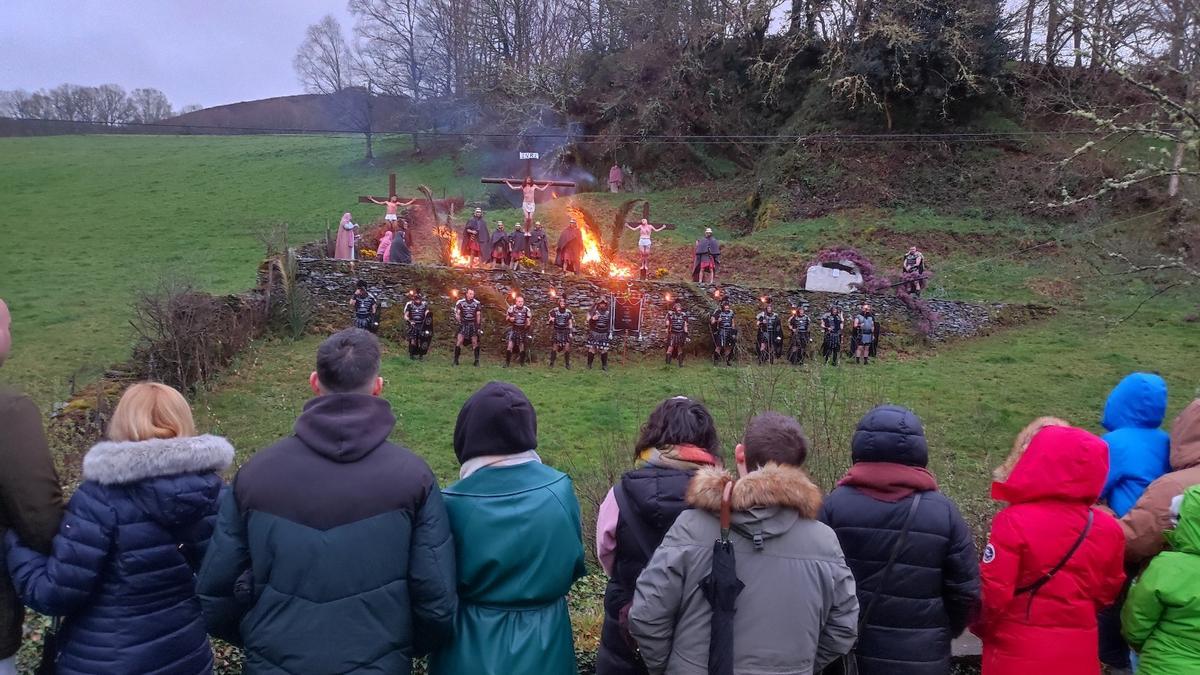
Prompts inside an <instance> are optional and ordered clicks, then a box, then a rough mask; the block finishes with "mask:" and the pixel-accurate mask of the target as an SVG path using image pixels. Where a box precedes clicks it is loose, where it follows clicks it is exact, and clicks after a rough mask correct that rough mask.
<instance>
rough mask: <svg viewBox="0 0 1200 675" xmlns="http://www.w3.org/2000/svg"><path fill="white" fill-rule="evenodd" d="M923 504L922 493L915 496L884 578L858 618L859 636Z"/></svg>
mask: <svg viewBox="0 0 1200 675" xmlns="http://www.w3.org/2000/svg"><path fill="white" fill-rule="evenodd" d="M920 503H921V493H920V492H916V493H914V494H913V498H912V502H910V503H909V506H908V516H907V517H906V518H905V519H904V527H903V528H902V529H901V530H900V537H899V538H898V539H896V545H895V546H893V547H892V553H891V555H890V556H889V557H888V561H887V564H886V565H884V567H883V576H882V578H881V579H880V580H879V585H878V586H876V587H875V594H874V595H872V596H871V602H869V603H867V607H866V609H865V610H863V612H862V613H861V614H859V616H858V634H859V635H862V629H863V626H866V625H867V618H868V617H870V616H871V610H872V609H873V608H874V607H875V601H876V600H878V599H879V596H880V595H882V594H883V589H884V588H885V587H886V586H887V582H888V577H890V576H891V574H892V567H893V566H894V565H895V564H896V558H898V557H899V556H900V549H902V548H904V543H905V541H907V540H908V530H909V528H911V527H912V523H913V520H914V519H915V518H916V516H917V506H918V505H919V504H920Z"/></svg>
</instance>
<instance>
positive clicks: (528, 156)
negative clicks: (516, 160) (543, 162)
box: [521, 152, 542, 159]
mask: <svg viewBox="0 0 1200 675" xmlns="http://www.w3.org/2000/svg"><path fill="white" fill-rule="evenodd" d="M541 158H542V156H541V155H540V154H538V153H536V152H522V153H521V159H541Z"/></svg>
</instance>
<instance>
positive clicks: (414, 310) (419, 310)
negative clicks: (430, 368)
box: [404, 288, 433, 360]
mask: <svg viewBox="0 0 1200 675" xmlns="http://www.w3.org/2000/svg"><path fill="white" fill-rule="evenodd" d="M404 320H405V321H407V322H408V334H407V337H408V358H410V359H413V360H416V359H424V358H425V355H426V354H428V353H429V345H430V343H431V342H432V341H433V312H432V311H431V310H430V309H429V303H428V302H426V300H425V296H424V295H423V294H422V293H421V289H419V288H418V289H416V290H414V291H413V292H412V299H411V300H409V301H408V302H407V303H405V305H404Z"/></svg>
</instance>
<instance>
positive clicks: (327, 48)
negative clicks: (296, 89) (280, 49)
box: [292, 14, 353, 94]
mask: <svg viewBox="0 0 1200 675" xmlns="http://www.w3.org/2000/svg"><path fill="white" fill-rule="evenodd" d="M292 67H293V68H295V70H296V76H297V77H299V78H300V83H301V84H303V85H304V89H305V91H308V92H309V93H312V94H333V93H336V92H339V91H342V90H343V89H345V88H347V87H349V86H351V85H352V84H353V80H352V79H351V68H352V56H351V54H350V48H349V46H348V45H347V44H346V38H345V36H344V35H343V34H342V26H341V24H340V23H338V21H337V19H335V18H333V15H331V14H326V15H325V17H324V18H322V19H321V20H320V21H318V22H317V23H314V24H313V25H311V26H309V27H308V31H307V32H306V33H305V37H304V42H302V43H300V48H299V49H297V50H296V57H295V58H294V59H293V60H292Z"/></svg>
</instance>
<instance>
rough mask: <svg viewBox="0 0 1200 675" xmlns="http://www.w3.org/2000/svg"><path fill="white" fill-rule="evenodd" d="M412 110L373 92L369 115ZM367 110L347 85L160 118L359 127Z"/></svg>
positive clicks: (248, 126) (238, 125) (229, 125)
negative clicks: (342, 88)
mask: <svg viewBox="0 0 1200 675" xmlns="http://www.w3.org/2000/svg"><path fill="white" fill-rule="evenodd" d="M410 112H411V104H410V101H409V100H408V99H407V98H403V97H397V96H373V97H372V98H371V111H370V114H371V117H372V119H373V121H374V125H375V126H380V125H385V124H395V123H398V122H401V121H403V120H404V119H405V118H406V117H408V116H409V114H410ZM366 114H367V97H366V92H364V91H362V90H360V89H348V90H346V91H343V92H339V93H337V94H300V95H296V96H279V97H276V98H264V99H259V100H256V101H242V102H240V103H230V104H228V105H219V106H214V107H212V108H203V109H201V110H197V111H195V112H190V113H187V114H184V115H177V116H175V117H171V118H168V119H165V120H163V121H162V122H160V124H162V125H164V126H168V127H169V126H175V125H181V126H188V127H211V128H210V129H205V128H200V129H194V131H196V132H197V133H219V130H220V129H230V130H231V131H232V132H233V133H237V132H238V131H242V130H260V129H261V130H288V129H296V130H320V131H361V130H362V129H363V126H364V122H365V120H366Z"/></svg>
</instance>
